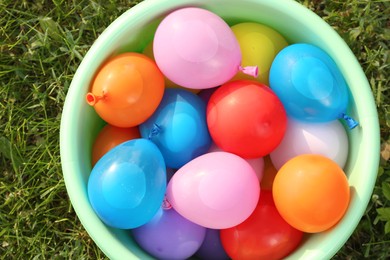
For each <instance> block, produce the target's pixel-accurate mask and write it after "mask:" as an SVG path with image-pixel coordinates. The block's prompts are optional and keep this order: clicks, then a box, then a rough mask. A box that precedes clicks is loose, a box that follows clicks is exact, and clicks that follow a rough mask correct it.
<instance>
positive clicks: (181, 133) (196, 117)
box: [139, 88, 211, 169]
mask: <svg viewBox="0 0 390 260" xmlns="http://www.w3.org/2000/svg"><path fill="white" fill-rule="evenodd" d="M139 129H140V133H141V136H142V137H143V138H148V139H150V140H151V141H152V142H154V143H155V144H156V145H157V146H158V148H159V149H160V151H161V153H162V155H163V156H164V159H165V163H166V165H167V166H168V167H170V168H173V169H179V168H180V167H181V166H183V165H184V164H186V163H187V162H189V161H191V160H192V159H194V158H196V157H198V156H200V155H202V154H204V153H206V152H207V151H208V149H209V148H210V145H211V137H210V134H209V130H208V127H207V123H206V103H205V102H204V101H203V100H202V99H201V98H200V97H199V96H197V95H195V94H193V93H191V92H189V91H187V90H184V89H177V88H176V89H175V88H168V89H166V90H165V93H164V96H163V98H162V100H161V103H160V105H159V106H158V107H157V109H156V111H155V112H154V113H153V115H152V116H151V117H150V118H148V120H146V121H145V122H144V123H143V124H141V125H140V126H139Z"/></svg>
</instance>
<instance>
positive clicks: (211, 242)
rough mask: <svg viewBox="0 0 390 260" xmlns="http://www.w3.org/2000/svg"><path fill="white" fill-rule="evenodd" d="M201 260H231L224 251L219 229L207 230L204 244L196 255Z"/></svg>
mask: <svg viewBox="0 0 390 260" xmlns="http://www.w3.org/2000/svg"><path fill="white" fill-rule="evenodd" d="M195 255H196V256H197V257H199V258H200V259H213V260H225V259H230V258H229V256H228V255H227V254H226V252H225V249H223V246H222V243H221V239H220V237H219V230H218V229H210V228H208V229H207V230H206V237H205V238H204V241H203V244H202V245H201V246H200V248H199V250H198V251H197V252H196V254H195Z"/></svg>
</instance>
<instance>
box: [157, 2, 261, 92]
mask: <svg viewBox="0 0 390 260" xmlns="http://www.w3.org/2000/svg"><path fill="white" fill-rule="evenodd" d="M153 53H154V57H155V60H156V63H157V65H158V67H159V68H160V70H161V71H162V72H163V74H164V75H165V76H166V77H167V78H169V79H170V80H171V81H173V82H174V83H176V84H178V85H180V86H183V87H187V88H192V89H206V88H212V87H216V86H218V85H221V84H223V83H225V82H226V81H228V80H230V79H231V78H232V77H233V76H234V75H235V74H236V73H237V72H238V71H240V70H241V71H243V72H244V73H246V74H251V75H254V76H257V73H258V69H257V67H245V68H243V67H241V66H240V65H241V50H240V46H239V44H238V41H237V39H236V37H235V36H234V33H233V31H232V30H231V29H230V27H229V25H228V24H227V23H226V22H225V21H224V20H223V19H222V18H221V17H219V16H218V15H216V14H214V13H213V12H210V11H208V10H205V9H202V8H195V7H188V8H182V9H178V10H176V11H174V12H172V13H170V14H169V15H168V16H166V17H165V18H164V19H163V20H162V21H161V23H160V24H159V26H158V28H157V31H156V34H155V36H154V41H153Z"/></svg>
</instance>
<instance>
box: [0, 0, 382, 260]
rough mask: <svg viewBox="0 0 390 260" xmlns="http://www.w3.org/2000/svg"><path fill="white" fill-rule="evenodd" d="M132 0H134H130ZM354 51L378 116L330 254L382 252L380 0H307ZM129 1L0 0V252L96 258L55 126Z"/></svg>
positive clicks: (375, 255)
mask: <svg viewBox="0 0 390 260" xmlns="http://www.w3.org/2000/svg"><path fill="white" fill-rule="evenodd" d="M138 2H139V1H138ZM300 2H301V3H303V4H305V5H306V6H308V7H309V8H310V9H312V10H313V11H315V12H316V13H317V14H318V15H320V16H321V17H323V19H324V20H325V21H327V22H328V23H329V24H331V25H332V26H333V27H334V28H335V29H336V30H337V31H338V32H339V34H340V35H341V36H342V37H343V38H344V39H345V41H346V42H347V43H348V45H349V46H350V47H351V49H352V51H353V52H354V53H355V55H356V57H357V58H358V59H359V61H360V63H361V65H362V67H363V69H364V71H365V73H366V75H367V78H368V79H369V81H370V83H371V87H372V92H373V96H374V98H375V101H376V103H377V107H378V111H379V118H380V126H381V140H382V151H381V158H382V161H381V165H380V168H379V172H378V180H377V183H376V186H375V190H374V194H373V196H372V200H371V202H370V204H369V205H368V208H367V211H366V213H365V215H364V216H363V218H362V220H361V222H360V224H359V226H358V227H357V229H356V231H355V232H354V233H353V235H352V236H351V238H350V239H349V240H348V242H347V243H346V244H345V246H344V247H343V248H342V249H341V250H340V252H339V253H338V254H337V255H336V256H335V259H361V258H363V257H366V258H369V259H385V258H388V257H390V235H389V234H390V203H389V200H390V167H389V163H388V162H389V156H390V155H389V153H390V139H389V138H390V136H389V126H390V107H389V106H390V93H389V88H390V86H389V77H390V75H389V55H390V52H389V45H390V44H389V40H390V2H389V1H388V0H382V1H379V0H377V1H368V0H347V1H343V0H338V1H328V0H312V1H308V0H306V1H304V0H300ZM136 3H137V1H125V0H122V1H113V0H110V1H86V0H81V1H76V0H73V1H71V0H53V1H46V0H38V1H28V0H18V1H12V0H2V1H0V14H1V16H0V55H1V56H0V173H1V174H0V256H1V258H4V259H46V258H50V259H66V258H67V259H101V258H105V256H104V254H103V253H102V252H101V251H100V250H99V249H98V248H97V246H96V245H95V244H94V243H93V241H92V240H91V239H90V238H89V236H88V234H87V233H86V231H85V230H84V228H83V227H82V225H81V224H80V222H79V220H78V218H77V216H76V214H75V212H74V211H73V209H72V206H71V205H70V202H69V199H68V197H67V193H66V189H65V185H64V180H63V176H62V171H61V163H60V153H59V126H60V119H61V111H62V107H63V103H64V100H65V97H66V93H67V90H68V87H69V85H70V82H71V80H72V77H73V75H74V73H75V71H76V69H77V67H78V65H79V64H80V62H81V60H82V58H83V56H84V55H85V54H86V52H87V51H88V49H89V48H90V46H91V45H92V44H93V42H94V40H95V39H96V38H97V37H98V36H99V35H100V34H101V32H102V31H103V30H104V29H105V28H106V27H107V26H108V25H109V24H110V23H111V22H112V21H113V20H114V19H116V18H117V17H118V16H119V15H121V14H122V13H123V12H125V11H126V10H128V9H129V8H131V7H132V6H133V5H134V4H136Z"/></svg>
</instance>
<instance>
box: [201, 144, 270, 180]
mask: <svg viewBox="0 0 390 260" xmlns="http://www.w3.org/2000/svg"><path fill="white" fill-rule="evenodd" d="M223 151H224V150H222V149H221V148H220V147H218V146H217V145H216V144H215V143H212V144H211V146H210V148H209V150H208V152H209V153H212V152H223ZM245 161H247V162H248V163H249V164H250V165H251V166H252V168H253V170H255V173H256V176H257V178H258V179H259V181H260V182H261V180H262V179H263V175H264V159H263V157H259V158H254V159H245Z"/></svg>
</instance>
